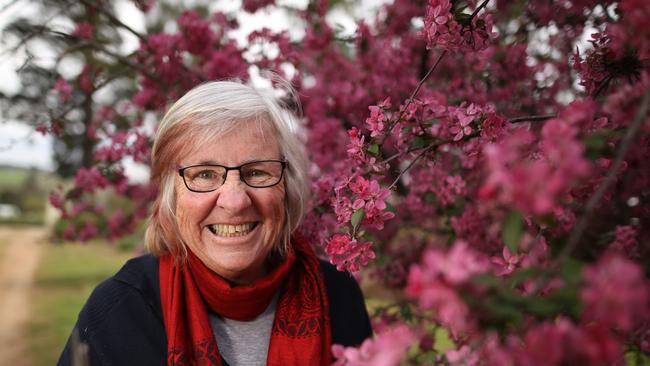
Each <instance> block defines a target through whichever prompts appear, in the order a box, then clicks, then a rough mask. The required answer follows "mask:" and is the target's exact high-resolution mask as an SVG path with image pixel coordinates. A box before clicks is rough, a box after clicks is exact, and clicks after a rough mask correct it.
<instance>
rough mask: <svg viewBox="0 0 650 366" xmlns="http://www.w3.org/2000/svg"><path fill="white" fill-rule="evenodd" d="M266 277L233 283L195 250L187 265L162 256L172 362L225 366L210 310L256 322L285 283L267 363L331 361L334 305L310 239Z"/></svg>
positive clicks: (163, 298)
mask: <svg viewBox="0 0 650 366" xmlns="http://www.w3.org/2000/svg"><path fill="white" fill-rule="evenodd" d="M291 244H292V247H293V251H291V253H290V254H289V255H287V258H285V260H284V261H283V262H282V263H280V264H279V265H278V266H276V267H275V268H274V269H273V271H271V272H270V273H269V274H268V275H267V276H266V277H264V278H262V279H260V280H258V281H256V282H255V283H253V284H251V285H242V286H235V287H233V286H231V285H230V284H229V283H228V282H227V281H226V280H224V279H223V278H222V277H221V276H219V275H217V274H216V273H214V272H213V271H211V270H210V269H209V268H207V267H206V266H205V265H204V264H203V262H201V260H199V259H198V258H197V257H196V256H195V255H194V254H193V253H192V252H191V251H189V252H188V261H187V265H185V266H182V265H181V266H179V265H174V258H172V256H171V255H166V256H162V257H161V258H160V265H159V266H160V297H161V303H162V309H163V318H164V322H165V331H166V333H167V365H168V366H172V365H173V366H190V365H217V366H222V365H223V364H222V362H221V356H220V355H219V349H218V346H217V342H216V340H215V338H214V334H213V332H212V326H211V325H210V321H209V318H208V312H207V308H206V307H209V308H210V309H211V310H212V311H214V312H215V313H217V314H219V315H221V316H223V317H226V318H230V319H235V320H252V319H254V318H255V317H257V316H258V315H260V314H261V313H262V312H264V310H266V308H267V307H268V305H269V304H270V302H271V300H272V298H273V295H274V294H275V293H276V292H277V291H278V289H279V287H280V285H281V284H282V283H284V286H283V288H282V293H281V294H280V298H279V300H278V304H277V308H276V312H275V320H274V322H273V329H272V332H271V340H270V342H269V353H268V359H267V365H286V366H291V365H330V364H331V363H332V358H331V354H330V345H331V330H330V319H329V305H328V302H327V293H326V291H325V283H324V279H323V274H322V272H321V268H320V263H319V262H318V259H317V258H316V255H315V253H314V251H313V249H312V248H311V246H310V245H309V243H307V242H306V241H305V240H302V239H298V238H295V237H294V238H292V240H291Z"/></svg>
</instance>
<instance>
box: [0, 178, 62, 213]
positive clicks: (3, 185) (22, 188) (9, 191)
mask: <svg viewBox="0 0 650 366" xmlns="http://www.w3.org/2000/svg"><path fill="white" fill-rule="evenodd" d="M61 182H62V180H61V179H59V178H57V177H56V176H55V175H54V174H52V173H48V172H44V171H41V170H37V169H25V168H15V167H9V166H0V204H4V205H10V206H12V207H15V208H17V209H18V210H19V212H20V213H19V215H18V216H11V217H8V216H3V215H0V224H29V225H40V224H43V222H44V220H45V211H46V205H47V204H48V203H47V201H48V198H47V197H48V194H49V192H50V191H52V190H54V189H55V188H56V187H57V186H58V185H60V184H61Z"/></svg>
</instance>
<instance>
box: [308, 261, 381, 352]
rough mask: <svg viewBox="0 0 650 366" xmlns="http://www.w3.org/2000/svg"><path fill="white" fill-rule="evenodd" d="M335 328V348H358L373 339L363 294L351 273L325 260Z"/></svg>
mask: <svg viewBox="0 0 650 366" xmlns="http://www.w3.org/2000/svg"><path fill="white" fill-rule="evenodd" d="M320 262H321V268H322V270H323V277H324V279H325V287H326V289H327V298H328V301H329V306H330V320H331V326H332V344H340V345H344V346H348V347H350V346H358V345H360V344H361V343H362V342H363V341H364V340H365V339H366V338H368V337H370V336H372V327H371V325H370V318H369V317H368V311H367V310H366V304H365V300H364V297H363V293H362V291H361V288H360V287H359V284H358V283H357V281H356V280H355V279H354V277H352V276H351V275H350V273H348V272H341V271H338V270H337V269H336V267H334V266H333V265H332V264H330V263H328V262H326V261H323V260H321V261H320Z"/></svg>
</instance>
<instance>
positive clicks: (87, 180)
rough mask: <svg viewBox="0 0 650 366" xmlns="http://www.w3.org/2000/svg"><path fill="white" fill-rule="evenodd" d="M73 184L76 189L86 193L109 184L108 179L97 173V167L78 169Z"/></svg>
mask: <svg viewBox="0 0 650 366" xmlns="http://www.w3.org/2000/svg"><path fill="white" fill-rule="evenodd" d="M74 182H75V185H76V186H77V187H79V188H80V189H81V190H83V191H86V192H92V191H94V190H95V189H97V188H104V187H106V186H107V185H108V184H109V181H108V179H106V177H104V176H103V175H102V173H100V172H99V170H98V169H97V167H92V168H90V169H87V168H81V169H79V170H78V171H77V174H76V175H75V177H74Z"/></svg>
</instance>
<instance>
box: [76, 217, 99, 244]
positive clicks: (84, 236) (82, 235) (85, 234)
mask: <svg viewBox="0 0 650 366" xmlns="http://www.w3.org/2000/svg"><path fill="white" fill-rule="evenodd" d="M97 233H98V232H97V226H96V225H95V223H93V222H91V221H86V223H85V224H84V225H83V227H82V228H81V230H79V232H78V233H77V239H79V240H80V241H88V240H89V239H92V238H94V237H96V236H97Z"/></svg>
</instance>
